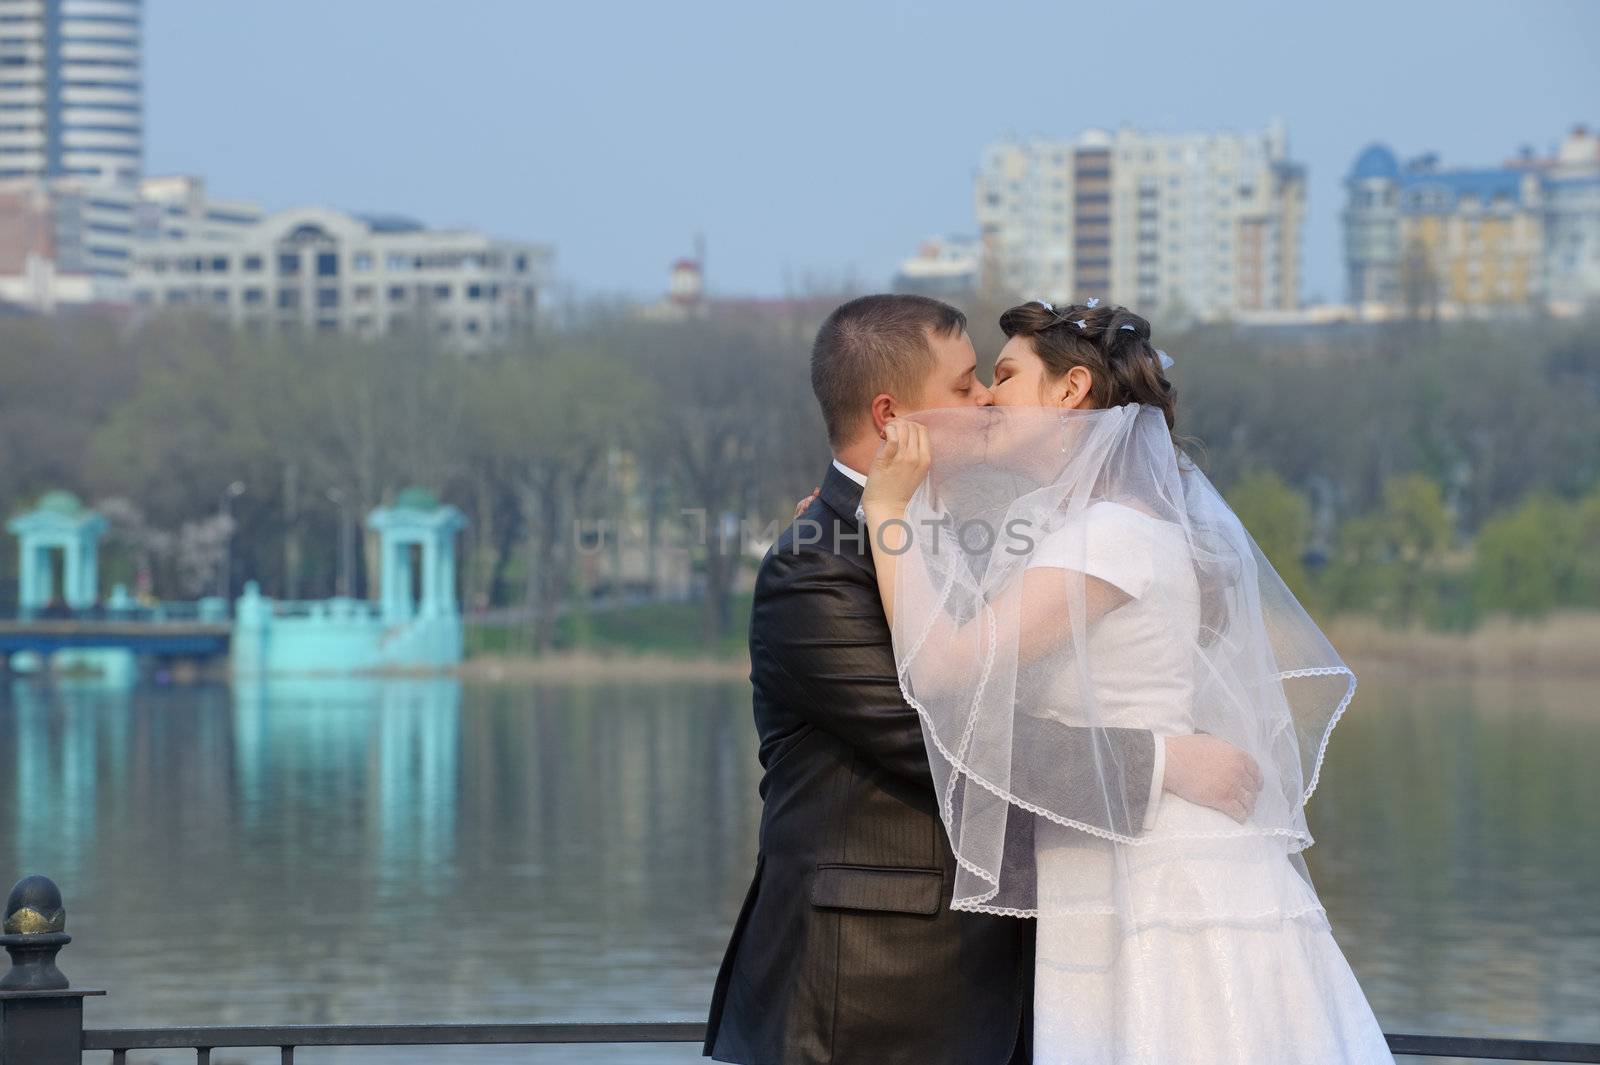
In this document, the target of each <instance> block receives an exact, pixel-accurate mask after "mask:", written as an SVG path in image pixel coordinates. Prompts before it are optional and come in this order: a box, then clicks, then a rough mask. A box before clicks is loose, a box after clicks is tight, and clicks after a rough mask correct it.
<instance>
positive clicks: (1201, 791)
mask: <svg viewBox="0 0 1600 1065" xmlns="http://www.w3.org/2000/svg"><path fill="white" fill-rule="evenodd" d="M1163 740H1164V742H1165V743H1166V772H1165V774H1164V775H1163V776H1162V778H1161V788H1162V790H1163V791H1170V792H1172V794H1174V795H1176V796H1178V798H1180V799H1187V800H1188V801H1190V802H1192V803H1195V804H1196V805H1199V806H1209V807H1211V808H1212V809H1213V810H1221V811H1222V812H1223V813H1225V814H1227V815H1228V816H1229V817H1231V818H1233V819H1234V820H1235V821H1238V822H1239V823H1240V824H1243V823H1244V822H1245V821H1247V820H1249V818H1250V812H1251V811H1252V810H1254V809H1255V807H1256V795H1257V794H1258V793H1259V792H1260V791H1261V769H1260V767H1258V766H1257V765H1256V760H1255V759H1254V758H1252V757H1250V756H1249V755H1248V754H1246V753H1244V752H1243V751H1241V750H1240V749H1239V748H1237V747H1235V746H1234V745H1233V744H1231V743H1229V742H1228V741H1227V740H1219V739H1217V737H1215V736H1207V735H1205V734H1203V733H1202V734H1199V735H1195V736H1166V737H1163Z"/></svg>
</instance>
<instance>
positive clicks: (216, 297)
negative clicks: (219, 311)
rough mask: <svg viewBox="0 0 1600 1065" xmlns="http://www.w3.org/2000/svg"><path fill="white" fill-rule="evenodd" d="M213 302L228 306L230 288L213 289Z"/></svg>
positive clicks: (220, 305)
mask: <svg viewBox="0 0 1600 1065" xmlns="http://www.w3.org/2000/svg"><path fill="white" fill-rule="evenodd" d="M211 302H212V303H215V304H216V305H217V306H219V307H226V306H227V305H228V290H227V289H225V288H217V289H212V290H211Z"/></svg>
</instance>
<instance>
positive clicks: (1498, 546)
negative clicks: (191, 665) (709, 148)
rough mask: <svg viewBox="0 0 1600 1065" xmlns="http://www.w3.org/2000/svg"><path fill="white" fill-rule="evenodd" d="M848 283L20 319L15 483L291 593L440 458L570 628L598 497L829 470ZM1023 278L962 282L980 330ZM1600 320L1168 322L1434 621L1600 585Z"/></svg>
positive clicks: (7, 375)
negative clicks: (434, 331)
mask: <svg viewBox="0 0 1600 1065" xmlns="http://www.w3.org/2000/svg"><path fill="white" fill-rule="evenodd" d="M826 309H827V304H826V303H806V304H803V305H799V304H797V305H796V306H795V307H793V308H789V309H785V310H780V311H777V312H775V311H773V309H772V308H771V307H770V306H767V307H763V308H759V309H758V310H759V311H760V313H755V312H753V311H752V312H747V313H741V312H739V311H737V310H728V311H726V312H725V313H719V314H714V315H712V316H710V317H702V318H691V319H687V320H659V319H650V318H645V317H641V316H638V315H635V314H632V313H629V312H628V311H626V310H625V309H616V308H609V309H608V308H599V309H595V310H593V311H591V312H586V313H578V314H573V315H570V316H569V319H568V321H566V323H565V324H564V325H563V326H562V327H561V328H560V329H558V330H557V329H552V330H549V331H547V332H545V333H543V334H540V335H538V336H535V337H531V338H526V339H524V340H521V341H519V343H518V344H517V346H515V347H514V348H510V349H508V350H505V351H501V352H497V353H494V354H491V355H479V356H473V357H471V358H464V357H462V356H459V355H455V354H451V353H448V352H445V351H441V350H438V349H437V348H436V347H435V346H434V345H433V344H431V343H429V342H428V340H427V339H426V338H423V337H417V336H405V335H398V336H393V337H390V338H386V339H384V340H382V341H377V342H363V341H358V340H355V339H351V338H346V337H340V336H328V335H305V336H300V335H279V336H268V337H253V336H247V335H243V334H238V333H234V332H230V331H228V330H227V329H226V328H224V327H222V326H220V325H218V324H215V323H213V322H210V321H208V320H205V319H203V318H189V317H160V318H155V319H152V320H150V321H146V322H143V323H141V324H138V325H137V326H129V325H126V324H119V323H116V322H111V321H107V320H105V319H97V318H82V319H77V318H61V319H54V320H46V319H35V318H10V319H0V507H4V509H6V510H7V511H8V512H15V511H18V510H20V509H24V508H25V507H26V506H28V505H30V504H31V503H32V502H33V501H34V500H35V499H36V498H37V497H38V496H39V495H40V494H41V493H42V492H44V491H45V490H48V489H50V488H58V487H64V488H69V489H72V490H74V491H76V492H77V493H78V494H79V495H80V496H82V497H83V498H85V499H86V500H88V501H89V502H91V503H92V504H93V505H96V506H97V507H99V508H100V509H101V510H102V511H103V512H105V513H106V514H107V515H108V517H110V518H111V519H112V522H113V531H112V537H111V542H110V543H108V545H107V558H106V563H105V568H106V571H107V574H108V576H107V579H112V580H118V579H120V580H128V581H129V582H130V584H131V583H135V578H136V577H137V575H138V574H140V573H143V574H145V575H146V582H147V583H149V584H152V585H153V590H154V591H155V593H156V594H158V595H161V596H163V597H176V596H179V595H193V594H199V593H201V592H204V591H209V590H210V587H209V586H211V585H214V580H215V578H214V576H213V574H215V572H216V565H215V564H216V560H217V559H218V558H219V557H220V556H221V554H222V552H223V550H225V549H226V550H230V551H231V557H232V559H233V562H232V565H231V568H230V572H231V573H232V574H233V575H234V577H235V580H234V587H235V590H236V589H237V586H238V584H239V582H241V581H242V580H244V579H246V578H256V579H259V580H260V581H261V582H262V584H263V586H264V587H265V588H266V590H267V591H268V592H269V594H276V595H280V596H284V597H288V598H294V597H302V596H312V595H325V594H329V593H330V592H332V591H333V590H334V588H335V586H336V582H337V577H338V571H339V561H338V559H339V549H338V545H339V540H340V533H341V520H349V521H360V520H361V519H362V517H364V515H365V514H366V512H367V511H368V510H369V509H371V508H372V507H374V506H376V505H378V504H380V503H382V502H384V501H385V500H388V499H391V498H392V497H393V496H394V494H395V493H396V492H397V491H399V490H400V489H402V488H404V487H406V486H408V485H413V484H416V485H423V486H426V487H429V488H431V489H434V490H435V491H436V492H438V493H439V494H440V495H441V496H442V497H443V498H444V499H446V500H447V501H449V502H452V503H454V504H455V505H457V506H459V507H461V509H462V510H464V511H465V512H466V513H467V515H468V517H469V519H470V520H471V522H472V524H471V528H470V530H469V531H468V533H467V540H466V542H465V543H464V545H463V546H464V554H465V557H464V560H463V567H462V570H463V583H464V589H463V590H464V595H465V597H466V599H467V600H468V602H469V603H473V604H476V605H488V606H493V607H521V608H526V609H527V610H528V616H530V617H532V618H534V619H536V620H534V621H532V622H531V624H533V625H534V626H535V629H536V633H535V642H537V643H540V644H547V643H548V642H549V640H550V639H551V634H552V632H553V629H552V627H551V626H552V619H553V617H554V615H555V608H556V607H557V606H558V605H560V604H562V603H564V602H567V601H568V600H570V599H571V598H572V597H573V596H574V594H575V575H576V574H577V573H578V572H579V571H580V568H581V565H580V564H581V560H580V558H579V557H578V547H577V542H576V540H575V538H574V536H573V533H572V530H573V526H574V522H575V521H579V520H583V521H594V520H597V519H603V518H611V517H615V516H616V515H617V514H618V513H619V512H620V511H621V510H622V509H623V507H624V504H626V505H627V506H628V507H631V508H634V509H636V510H637V509H642V510H643V511H644V512H645V513H646V515H647V517H648V519H649V520H650V522H651V523H652V527H654V525H655V524H656V523H657V522H665V521H668V520H670V519H672V518H674V517H676V516H677V515H678V514H679V513H680V511H682V510H684V509H691V510H694V511H697V512H700V513H703V514H705V515H710V516H713V521H714V520H715V516H717V515H724V514H732V515H737V516H739V517H742V518H746V519H749V520H751V521H754V522H756V523H757V524H761V523H764V522H766V521H771V520H778V519H781V518H785V517H787V515H788V513H789V511H790V508H791V507H792V504H793V501H794V500H795V499H796V498H798V497H799V496H801V495H804V494H805V493H806V492H807V491H809V490H810V488H811V487H812V485H814V484H815V483H816V481H817V478H818V477H819V476H820V472H821V471H822V470H823V469H824V468H825V465H826V458H827V452H826V446H825V442H824V440H823V434H822V428H821V424H820V419H819V418H818V416H817V415H816V413H815V409H814V404H813V403H812V401H811V397H810V390H809V384H808V380H807V354H808V348H809V343H810V338H811V334H812V332H813V331H814V329H815V327H816V325H817V324H818V321H819V319H820V317H821V315H822V314H823V313H825V311H826ZM999 309H1000V308H998V307H983V306H981V305H969V306H968V310H969V311H970V312H971V314H972V320H973V336H974V341H975V343H976V344H977V347H978V350H979V352H980V353H981V356H982V357H985V358H992V356H993V354H994V352H996V351H997V350H998V349H999V346H1000V340H1001V338H1000V337H999V335H998V331H997V329H996V327H995V325H994V324H993V323H994V322H995V320H996V318H997V317H998V312H999ZM1597 325H1600V322H1597V321H1594V320H1590V321H1587V322H1563V321H1553V320H1545V321H1537V322H1534V323H1531V324H1529V323H1522V324H1506V325H1491V324H1484V323H1463V324H1459V325H1447V326H1438V325H1433V326H1416V325H1412V326H1395V327H1388V328H1371V329H1354V328H1352V329H1350V330H1347V331H1337V330H1321V331H1317V332H1315V333H1311V334H1303V335H1293V334H1284V335H1271V334H1267V333H1263V332H1261V331H1254V330H1236V329H1231V328H1227V327H1220V326H1212V327H1202V328H1195V329H1191V330H1189V331H1187V332H1184V333H1182V334H1180V335H1176V336H1172V335H1161V331H1160V327H1159V323H1157V333H1158V337H1157V342H1158V343H1160V344H1161V345H1162V346H1163V347H1164V348H1166V349H1167V350H1168V351H1169V352H1170V353H1171V354H1172V355H1173V356H1174V357H1175V358H1176V359H1177V367H1176V369H1175V370H1174V371H1173V376H1174V379H1175V381H1176V382H1177V384H1178V387H1179V390H1180V425H1179V429H1180V431H1181V432H1183V433H1185V434H1186V435H1188V436H1189V437H1191V438H1192V439H1194V440H1195V441H1196V449H1197V451H1198V457H1199V458H1200V460H1201V462H1202V464H1203V465H1204V466H1205V467H1206V468H1207V469H1208V471H1209V472H1210V474H1211V476H1212V477H1213V478H1214V479H1215V480H1216V481H1217V482H1218V484H1219V485H1220V486H1221V487H1222V488H1223V490H1224V491H1225V492H1227V493H1228V494H1229V496H1230V498H1231V499H1233V500H1234V502H1235V505H1236V506H1237V507H1238V508H1239V509H1240V511H1241V513H1242V514H1243V515H1244V516H1245V518H1246V521H1247V524H1248V525H1249V526H1250V527H1251V529H1252V530H1253V531H1254V532H1255V533H1256V535H1257V537H1258V539H1259V540H1260V541H1261V542H1262V543H1263V545H1264V546H1265V548H1266V550H1267V551H1268V553H1269V555H1270V556H1271V557H1272V558H1273V560H1274V562H1275V564H1277V565H1278V566H1279V567H1280V568H1282V569H1283V571H1284V572H1285V573H1286V575H1288V576H1289V578H1290V581H1291V583H1293V584H1295V585H1296V586H1297V588H1298V589H1299V590H1300V591H1301V592H1302V593H1303V594H1305V595H1307V596H1308V597H1309V598H1310V599H1311V600H1312V601H1313V602H1314V603H1317V604H1318V605H1320V606H1321V607H1323V608H1325V609H1332V610H1341V609H1349V610H1377V611H1380V612H1382V613H1384V614H1385V615H1386V616H1390V617H1393V618H1395V619H1396V620H1403V621H1409V620H1415V619H1419V618H1433V619H1437V618H1441V617H1445V616H1447V615H1448V616H1455V615H1452V614H1451V609H1450V608H1449V607H1448V604H1450V603H1455V602H1460V601H1461V600H1462V599H1463V596H1465V595H1467V591H1470V593H1471V594H1470V596H1469V598H1470V599H1471V602H1472V604H1473V610H1478V609H1506V610H1514V611H1519V612H1522V613H1531V612H1538V611H1539V610H1543V609H1546V608H1548V607H1549V606H1552V605H1559V604H1562V603H1567V602H1589V603H1593V602H1594V601H1595V600H1594V597H1595V594H1596V580H1595V575H1594V565H1593V563H1592V562H1590V561H1586V559H1591V558H1593V557H1595V556H1594V554H1593V551H1592V548H1593V546H1594V545H1595V525H1596V519H1595V512H1596V510H1597V509H1600V504H1597V503H1596V502H1595V498H1596V496H1595V489H1596V485H1597V484H1600V339H1596V338H1597V335H1600V333H1597V330H1596V328H1595V327H1596V326H1597ZM618 456H626V458H627V462H625V463H619V462H618V461H617V459H618ZM236 483H237V484H243V485H244V486H245V490H244V492H243V494H242V495H239V496H238V497H237V498H232V497H231V496H230V495H229V494H228V488H229V486H230V485H235V484H236ZM224 507H226V508H227V509H228V510H229V511H230V512H231V516H232V519H231V522H230V520H229V519H228V518H225V517H224V516H223V514H222V512H223V510H224ZM230 534H231V547H229V546H228V544H229V540H228V538H229V536H230ZM738 546H739V545H738V539H737V537H731V538H730V537H723V536H717V535H712V536H708V537H704V538H703V539H702V541H701V542H699V543H698V544H697V546H696V551H697V557H696V566H697V572H698V574H699V578H700V582H701V584H702V586H703V588H704V590H705V592H706V594H705V596H704V603H705V609H704V615H703V627H704V632H705V635H706V636H707V637H708V638H713V639H714V638H718V637H720V636H722V635H725V634H726V632H727V630H728V628H729V626H730V612H729V604H730V597H731V592H732V590H733V588H734V586H735V583H736V578H737V576H738V572H739V567H740V565H741V557H740V554H739V550H738ZM1541 552H1542V553H1541ZM361 554H362V555H364V554H365V553H364V552H363V553H361ZM370 562H371V560H370V559H368V558H364V557H360V558H358V561H357V566H356V569H357V573H355V574H353V577H354V578H355V580H354V587H355V590H356V591H357V592H358V593H360V592H362V591H363V590H364V589H365V580H364V577H365V574H366V573H367V572H369V571H370V569H371V566H370ZM14 566H15V560H14V558H12V557H10V556H9V555H6V556H4V557H3V561H0V588H3V587H6V586H7V585H6V584H4V583H3V582H5V581H10V580H14V576H15V575H14ZM1464 574H1466V575H1468V576H1463V575H1464ZM1463 589H1466V590H1467V591H1463ZM579 593H581V589H579ZM1441 604H1443V605H1441ZM1456 613H1457V614H1459V613H1460V612H1459V611H1457V612H1456Z"/></svg>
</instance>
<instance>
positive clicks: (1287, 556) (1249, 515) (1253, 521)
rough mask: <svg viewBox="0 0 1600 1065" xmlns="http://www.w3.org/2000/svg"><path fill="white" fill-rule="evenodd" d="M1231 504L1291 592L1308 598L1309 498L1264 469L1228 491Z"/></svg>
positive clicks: (1253, 473)
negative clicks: (1306, 567)
mask: <svg viewBox="0 0 1600 1065" xmlns="http://www.w3.org/2000/svg"><path fill="white" fill-rule="evenodd" d="M1228 504H1229V505H1230V506H1232V507H1233V511H1234V513H1235V514H1237V515H1238V516H1239V520H1240V521H1242V522H1244V527H1245V528H1246V529H1248V530H1249V531H1250V535H1251V536H1253V537H1254V538H1255V541H1256V545H1257V546H1258V547H1260V548H1261V553H1262V554H1264V555H1266V556H1267V561H1269V562H1271V563H1272V567H1273V569H1276V570H1277V571H1278V575H1279V576H1280V577H1282V578H1283V582H1284V583H1285V584H1287V585H1288V586H1289V589H1290V591H1292V592H1294V594H1295V595H1296V596H1298V597H1300V598H1301V599H1304V598H1306V595H1307V592H1308V591H1309V581H1308V580H1307V579H1306V571H1305V566H1304V564H1303V563H1302V561H1301V559H1302V558H1303V557H1304V555H1305V551H1306V545H1307V542H1308V540H1309V537H1310V535H1311V505H1310V503H1308V502H1307V501H1306V498H1305V497H1304V496H1302V495H1301V494H1300V493H1299V492H1296V491H1295V490H1294V489H1293V488H1291V487H1289V485H1288V483H1287V482H1286V481H1284V479H1283V478H1282V477H1280V476H1278V475H1277V474H1276V473H1274V472H1273V471H1271V470H1265V469H1262V470H1254V471H1252V472H1250V473H1247V474H1245V476H1244V477H1242V478H1240V480H1239V483H1238V484H1237V485H1235V486H1234V488H1233V490H1232V491H1230V492H1229V493H1228Z"/></svg>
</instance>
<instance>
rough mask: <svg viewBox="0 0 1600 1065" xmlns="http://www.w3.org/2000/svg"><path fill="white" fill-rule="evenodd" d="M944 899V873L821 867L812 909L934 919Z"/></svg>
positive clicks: (814, 885)
mask: <svg viewBox="0 0 1600 1065" xmlns="http://www.w3.org/2000/svg"><path fill="white" fill-rule="evenodd" d="M943 897H944V871H943V870H940V869H905V868H897V867H892V866H881V865H837V864H831V865H819V866H817V873H816V877H815V879H813V880H812V882H811V905H813V906H820V907H823V908H826V909H835V910H877V911H882V912H886V913H915V914H922V915H925V916H929V917H931V916H933V915H934V914H936V913H938V912H939V905H940V902H941V900H942V899H943Z"/></svg>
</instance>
